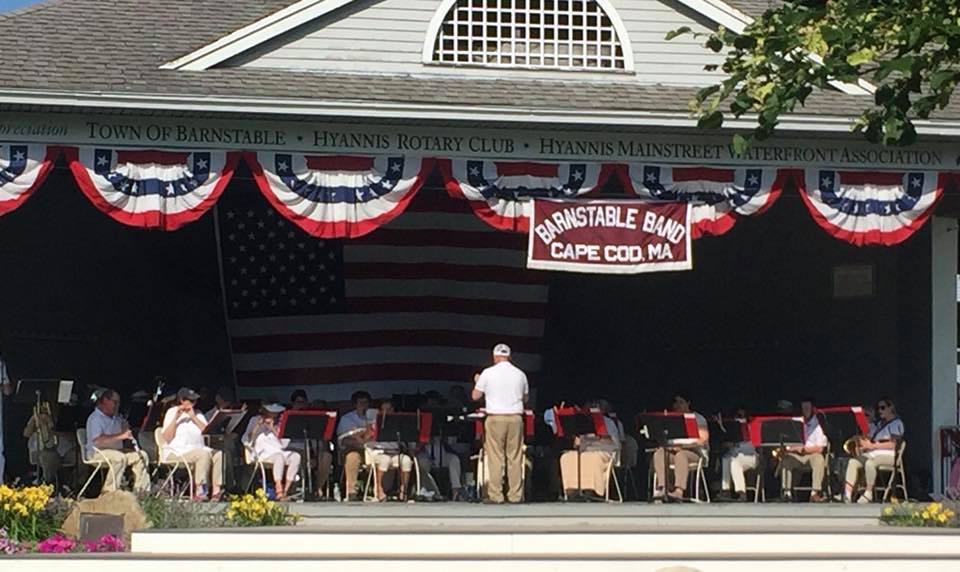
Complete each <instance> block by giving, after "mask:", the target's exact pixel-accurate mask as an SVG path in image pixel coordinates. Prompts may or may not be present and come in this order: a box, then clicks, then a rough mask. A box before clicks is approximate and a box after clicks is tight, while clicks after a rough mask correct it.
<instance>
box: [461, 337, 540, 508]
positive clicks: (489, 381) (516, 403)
mask: <svg viewBox="0 0 960 572" xmlns="http://www.w3.org/2000/svg"><path fill="white" fill-rule="evenodd" d="M529 393H530V388H529V386H528V385H527V375H526V374H525V373H523V371H521V370H520V368H518V367H517V366H515V365H513V364H512V363H511V362H510V346H508V345H507V344H497V345H496V346H495V347H494V348H493V365H492V366H490V367H488V368H487V369H485V370H483V371H482V372H481V373H480V375H479V376H478V377H477V383H476V386H475V387H474V389H473V393H472V394H471V396H472V397H473V400H474V401H480V400H481V399H483V400H484V401H485V403H486V406H485V409H486V413H487V418H486V421H485V422H484V439H483V450H484V453H485V455H486V458H487V463H488V466H489V471H490V481H489V483H487V499H486V500H485V501H484V502H487V503H491V504H502V503H503V501H504V495H503V476H504V469H506V477H507V495H506V500H507V502H510V503H519V502H520V501H521V499H522V497H523V477H522V475H523V406H524V404H525V403H526V402H527V398H528V396H529Z"/></svg>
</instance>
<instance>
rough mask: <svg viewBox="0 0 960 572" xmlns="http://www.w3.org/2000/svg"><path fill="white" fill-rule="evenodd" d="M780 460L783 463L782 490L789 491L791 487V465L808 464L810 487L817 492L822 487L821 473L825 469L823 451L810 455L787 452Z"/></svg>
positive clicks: (825, 462)
mask: <svg viewBox="0 0 960 572" xmlns="http://www.w3.org/2000/svg"><path fill="white" fill-rule="evenodd" d="M782 462H783V463H784V465H783V466H784V469H783V477H782V481H781V487H782V488H783V490H785V491H789V490H790V489H792V488H793V467H791V465H794V466H796V465H801V466H802V465H810V471H811V473H812V477H811V479H812V480H811V481H810V488H811V489H812V490H813V492H815V493H819V492H820V491H821V490H822V489H823V475H824V474H825V473H826V471H827V461H826V460H825V459H824V457H823V453H813V454H810V455H801V454H799V453H787V456H786V457H785V458H784V459H783V461H782Z"/></svg>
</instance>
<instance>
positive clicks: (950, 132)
mask: <svg viewBox="0 0 960 572" xmlns="http://www.w3.org/2000/svg"><path fill="white" fill-rule="evenodd" d="M2 104H5V105H22V106H37V107H50V108H57V109H64V108H66V109H70V108H75V109H77V110H81V109H104V110H106V109H113V110H123V111H144V112H157V111H166V112H185V113H223V114H238V113H239V114H263V115H275V116H277V117H278V118H279V117H284V116H286V117H290V116H306V117H310V116H313V117H326V118H345V117H351V118H362V119H385V120H386V119H390V120H404V119H411V120H412V119H417V120H449V121H480V122H484V121H489V122H496V123H517V124H537V123H539V124H554V125H564V124H566V125H615V126H620V127H669V128H695V127H696V125H697V121H696V118H695V117H693V116H691V115H690V114H688V113H680V112H671V111H643V110H589V109H587V110H585V109H560V108H540V107H496V106H479V105H470V106H465V105H462V104H427V103H395V102H369V101H350V100H316V99H269V98H243V97H218V96H197V95H192V94H177V95H157V94H124V93H105V92H81V91H32V90H9V89H7V90H0V105H2ZM852 122H853V117H852V116H835V115H833V116H823V115H819V116H818V115H802V114H792V115H789V116H788V117H786V118H784V119H783V120H782V121H781V122H780V124H779V126H778V129H779V130H780V131H808V132H825V133H850V126H851V124H852ZM755 125H756V124H755V118H753V117H749V116H744V117H742V118H740V119H731V120H727V121H726V122H725V123H724V128H726V129H752V128H753V127H754V126H755ZM916 125H917V128H918V132H919V133H921V134H923V135H930V136H944V137H960V121H957V120H924V121H918V122H916Z"/></svg>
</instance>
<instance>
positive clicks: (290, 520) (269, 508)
mask: <svg viewBox="0 0 960 572" xmlns="http://www.w3.org/2000/svg"><path fill="white" fill-rule="evenodd" d="M224 516H225V517H226V520H227V522H228V523H230V524H232V525H234V526H291V525H294V524H296V523H297V522H298V521H299V520H300V515H298V514H294V513H291V512H290V511H289V510H288V509H287V508H286V507H284V506H282V505H280V504H277V503H275V502H273V501H272V500H270V499H268V498H267V494H266V493H265V492H264V490H263V489H257V492H256V493H255V494H252V495H249V494H247V495H242V496H236V497H232V498H231V499H230V505H229V506H228V507H227V509H226V511H225V512H224Z"/></svg>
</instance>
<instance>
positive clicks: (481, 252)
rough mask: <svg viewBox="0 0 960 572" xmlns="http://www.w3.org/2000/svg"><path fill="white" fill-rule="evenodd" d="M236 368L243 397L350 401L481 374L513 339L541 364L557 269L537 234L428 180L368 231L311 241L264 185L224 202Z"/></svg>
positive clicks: (236, 191)
mask: <svg viewBox="0 0 960 572" xmlns="http://www.w3.org/2000/svg"><path fill="white" fill-rule="evenodd" d="M217 217H218V236H219V240H220V247H221V259H222V269H223V270H222V272H223V281H224V290H225V300H226V306H227V316H228V324H227V326H228V331H229V334H230V341H231V344H232V349H233V359H234V367H235V369H236V374H237V381H238V385H239V386H240V389H241V394H243V395H249V396H276V397H277V398H286V396H287V395H289V392H290V391H292V389H294V388H297V387H304V388H306V389H307V390H308V392H309V394H310V396H311V398H323V399H343V398H346V397H348V396H349V394H350V393H351V392H352V391H354V390H356V389H367V390H368V391H370V392H371V393H373V394H374V396H387V395H390V394H392V393H397V392H407V393H415V392H417V391H418V390H419V391H426V390H428V389H441V390H442V389H445V388H446V387H447V386H449V384H450V383H451V382H459V383H464V382H471V381H472V374H473V372H474V371H475V370H477V369H479V368H481V367H484V366H486V365H488V364H489V363H490V352H491V348H492V347H493V345H494V344H496V343H498V342H506V343H507V344H509V345H510V346H511V347H512V348H513V351H514V356H515V362H516V363H517V365H519V366H520V367H521V368H523V369H525V370H526V371H527V372H528V373H534V374H535V373H536V372H537V371H538V370H539V369H540V353H539V345H540V338H541V336H542V334H543V327H544V311H545V308H546V303H547V278H546V274H545V273H542V272H536V271H531V270H527V269H526V268H525V259H526V237H525V236H522V235H516V234H512V233H506V232H501V231H497V230H494V229H492V228H491V227H490V226H488V225H487V224H485V223H484V222H483V221H481V220H480V219H478V218H477V217H476V216H475V215H474V214H473V212H472V210H471V209H470V207H469V205H468V204H467V202H466V201H462V200H456V199H453V198H450V197H448V196H447V195H446V193H444V192H443V191H442V190H440V189H437V188H425V189H423V190H422V191H421V192H420V193H419V194H418V195H417V197H416V198H415V199H414V200H413V201H412V202H411V204H410V206H409V207H408V209H407V210H406V211H405V212H404V213H403V214H401V215H400V216H399V217H397V218H396V219H395V220H393V221H392V222H390V223H388V224H387V225H385V226H383V227H382V228H380V229H378V230H376V231H374V232H373V233H371V234H369V235H367V236H364V237H362V238H358V239H351V240H324V239H318V238H314V237H311V236H309V235H308V234H306V233H305V232H303V231H301V230H300V229H299V228H298V227H297V226H296V225H294V224H292V223H290V222H288V221H287V220H286V219H284V218H283V217H282V216H280V215H279V214H278V213H277V212H276V211H274V210H273V207H271V206H270V205H268V204H267V203H266V201H265V200H264V199H263V198H262V197H261V196H260V194H259V193H258V192H256V190H255V189H253V188H252V187H247V186H241V185H237V186H235V187H234V188H232V189H230V190H228V191H227V192H226V193H224V196H223V199H222V200H221V202H220V204H219V205H218V208H217Z"/></svg>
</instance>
